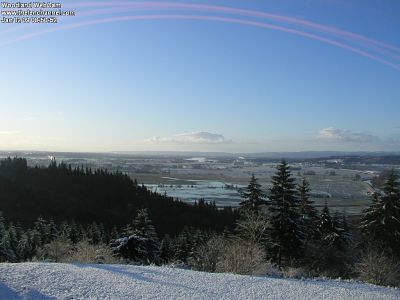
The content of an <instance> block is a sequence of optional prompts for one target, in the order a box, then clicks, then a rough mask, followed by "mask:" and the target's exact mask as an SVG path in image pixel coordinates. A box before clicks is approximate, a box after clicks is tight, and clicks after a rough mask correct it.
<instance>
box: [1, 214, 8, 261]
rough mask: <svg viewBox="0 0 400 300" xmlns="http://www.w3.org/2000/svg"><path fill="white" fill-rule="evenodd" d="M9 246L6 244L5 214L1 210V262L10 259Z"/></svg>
mask: <svg viewBox="0 0 400 300" xmlns="http://www.w3.org/2000/svg"><path fill="white" fill-rule="evenodd" d="M8 251H9V249H8V246H7V245H6V226H5V224H4V218H3V214H2V212H1V211H0V262H4V261H7V260H8Z"/></svg>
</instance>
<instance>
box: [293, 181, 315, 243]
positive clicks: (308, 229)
mask: <svg viewBox="0 0 400 300" xmlns="http://www.w3.org/2000/svg"><path fill="white" fill-rule="evenodd" d="M297 191H298V194H299V213H300V218H301V221H300V224H301V227H302V231H303V233H304V238H305V240H306V242H307V241H310V240H311V239H313V238H314V237H315V234H316V230H317V229H316V226H317V223H318V212H317V210H316V208H315V207H314V201H312V200H311V199H310V191H311V188H310V184H309V183H308V181H307V180H306V179H305V178H303V180H302V181H301V184H300V185H299V186H298V189H297Z"/></svg>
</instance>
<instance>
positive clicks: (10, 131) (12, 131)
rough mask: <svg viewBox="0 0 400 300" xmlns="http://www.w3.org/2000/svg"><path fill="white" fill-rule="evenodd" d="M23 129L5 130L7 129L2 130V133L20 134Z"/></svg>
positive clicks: (0, 132)
mask: <svg viewBox="0 0 400 300" xmlns="http://www.w3.org/2000/svg"><path fill="white" fill-rule="evenodd" d="M20 133H21V131H19V130H5V131H0V135H15V134H20Z"/></svg>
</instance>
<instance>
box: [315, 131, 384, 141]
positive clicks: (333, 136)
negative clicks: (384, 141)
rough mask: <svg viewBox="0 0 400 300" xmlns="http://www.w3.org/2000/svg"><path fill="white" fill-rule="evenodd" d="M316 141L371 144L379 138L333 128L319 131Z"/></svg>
mask: <svg viewBox="0 0 400 300" xmlns="http://www.w3.org/2000/svg"><path fill="white" fill-rule="evenodd" d="M317 138H318V139H321V140H326V141H341V142H350V143H373V142H378V141H379V140H380V138H379V137H377V136H374V135H372V134H369V133H365V132H353V131H351V130H343V129H338V128H333V127H328V128H324V129H321V130H320V131H319V133H318V135H317Z"/></svg>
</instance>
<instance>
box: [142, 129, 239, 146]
mask: <svg viewBox="0 0 400 300" xmlns="http://www.w3.org/2000/svg"><path fill="white" fill-rule="evenodd" d="M148 141H150V142H154V143H159V142H170V143H180V144H227V143H233V141H232V140H228V139H225V137H224V136H223V135H222V134H217V133H210V132H204V131H199V132H192V133H182V134H176V135H174V136H172V137H157V136H155V137H152V138H150V139H148Z"/></svg>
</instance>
